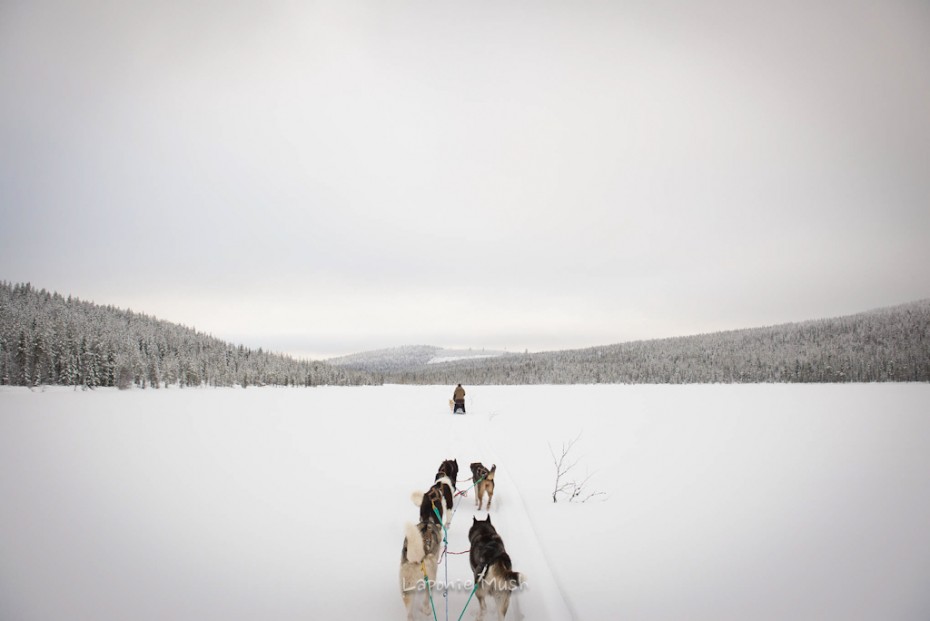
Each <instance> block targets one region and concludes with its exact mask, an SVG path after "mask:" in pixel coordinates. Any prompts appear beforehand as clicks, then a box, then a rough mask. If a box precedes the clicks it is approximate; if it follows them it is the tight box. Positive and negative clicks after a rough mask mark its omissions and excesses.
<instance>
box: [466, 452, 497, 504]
mask: <svg viewBox="0 0 930 621" xmlns="http://www.w3.org/2000/svg"><path fill="white" fill-rule="evenodd" d="M495 472H497V464H495V465H493V466H491V469H490V470H488V469H487V468H485V467H484V464H482V463H481V462H480V461H476V462H474V463H473V464H471V480H472V481H474V482H475V505H476V506H477V507H478V510H479V511H480V510H481V505H482V504H484V494H485V493H487V495H488V511H490V510H491V500H493V499H494V473H495Z"/></svg>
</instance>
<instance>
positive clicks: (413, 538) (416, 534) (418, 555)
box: [404, 522, 426, 563]
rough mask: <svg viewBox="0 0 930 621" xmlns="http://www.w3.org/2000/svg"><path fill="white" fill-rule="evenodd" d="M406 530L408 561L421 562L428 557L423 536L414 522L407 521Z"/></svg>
mask: <svg viewBox="0 0 930 621" xmlns="http://www.w3.org/2000/svg"><path fill="white" fill-rule="evenodd" d="M404 531H405V532H406V535H407V561H408V562H410V563H419V562H420V561H422V560H423V559H424V558H425V557H426V550H424V549H423V536H422V535H420V531H419V529H417V527H416V526H415V525H414V524H413V523H412V522H407V524H406V525H405V526H404Z"/></svg>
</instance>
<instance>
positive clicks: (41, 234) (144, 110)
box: [0, 0, 930, 357]
mask: <svg viewBox="0 0 930 621" xmlns="http://www.w3.org/2000/svg"><path fill="white" fill-rule="evenodd" d="M789 5H795V6H794V7H792V6H789ZM0 217H2V220H0V279H4V280H7V281H11V282H25V281H29V282H32V284H33V285H35V286H37V287H43V288H46V289H49V290H55V291H58V292H60V293H63V294H72V295H75V296H77V297H81V298H83V299H88V300H92V301H94V302H98V303H102V304H113V305H116V306H119V307H122V308H127V307H128V308H132V309H133V310H136V311H140V312H146V313H148V314H153V315H156V316H158V317H159V318H162V319H166V320H169V321H173V322H178V323H183V324H185V325H188V326H195V327H196V328H197V329H199V330H203V331H206V332H210V333H212V334H213V335H215V336H218V337H220V338H223V339H225V340H232V341H234V342H237V343H245V344H246V345H249V346H254V347H258V346H263V347H265V348H266V349H273V350H276V351H283V352H288V353H292V354H296V355H302V356H308V357H327V356H332V355H338V354H345V353H351V352H355V351H361V350H365V349H374V348H380V347H390V346H397V345H404V344H432V345H439V346H448V347H478V348H480V347H487V348H495V349H503V348H506V349H508V350H510V351H523V350H524V349H529V350H530V351H541V350H549V349H565V348H575V347H586V346H592V345H599V344H608V343H616V342H621V341H627V340H633V339H641V338H653V337H664V336H674V335H682V334H694V333H700V332H709V331H716V330H721V329H731V328H742V327H752V326H759V325H769V324H773V323H780V322H786V321H796V320H804V319H813V318H818V317H825V316H835V315H842V314H849V313H854V312H858V311H863V310H868V309H871V308H875V307H880V306H887V305H892V304H898V303H902V302H907V301H911V300H916V299H920V298H927V297H930V5H928V4H927V3H926V2H924V1H914V2H898V1H883V2H871V1H869V2H855V1H851V2H843V3H836V2H832V1H829V2H817V1H811V2H801V3H771V2H745V1H741V0H734V1H732V2H698V1H682V2H664V1H661V0H659V1H657V0H643V1H641V2H639V1H633V2H591V1H577V0H576V1H572V2H543V1H539V0H536V1H533V2H529V1H527V2H500V1H499V0H495V1H493V2H490V1H481V0H469V1H467V2H464V1H462V2H448V1H443V0H438V1H437V0H429V1H424V2H384V1H380V0H377V1H371V2H346V1H338V2H257V1H256V2H248V1H239V2H230V1H228V0H222V1H220V0H216V1H205V2H189V1H183V2H181V1H175V0H159V1H158V2H146V1H143V2H122V1H115V0H114V1H110V2H107V1H90V0H84V1H81V2H63V1H51V2H45V1H43V0H25V1H18V0H3V1H2V2H0Z"/></svg>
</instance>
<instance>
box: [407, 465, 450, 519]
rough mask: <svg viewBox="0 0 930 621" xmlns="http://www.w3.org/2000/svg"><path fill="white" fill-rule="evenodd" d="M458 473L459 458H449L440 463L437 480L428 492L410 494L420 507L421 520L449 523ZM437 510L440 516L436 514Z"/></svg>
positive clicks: (414, 502)
mask: <svg viewBox="0 0 930 621" xmlns="http://www.w3.org/2000/svg"><path fill="white" fill-rule="evenodd" d="M458 473H459V464H458V460H449V459H447V460H446V461H444V462H442V464H440V466H439V471H438V472H437V473H436V482H435V483H433V486H432V487H431V488H429V490H427V491H426V493H424V492H413V493H412V494H411V495H410V499H411V500H412V501H413V504H415V505H417V506H418V507H420V521H421V522H426V521H429V520H434V521H436V522H437V523H442V524H445V525H446V526H448V525H449V520H451V519H452V503H453V499H454V498H455V496H454V492H455V478H456V477H457V476H458ZM437 512H438V513H439V517H437V516H436V513H437Z"/></svg>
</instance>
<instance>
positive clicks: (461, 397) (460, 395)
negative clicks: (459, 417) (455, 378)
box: [452, 384, 465, 414]
mask: <svg viewBox="0 0 930 621" xmlns="http://www.w3.org/2000/svg"><path fill="white" fill-rule="evenodd" d="M452 403H454V406H453V407H452V413H453V414H456V413H457V412H458V411H459V410H462V414H464V413H465V389H464V388H462V385H461V384H459V385H458V386H456V387H455V392H453V393H452Z"/></svg>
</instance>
